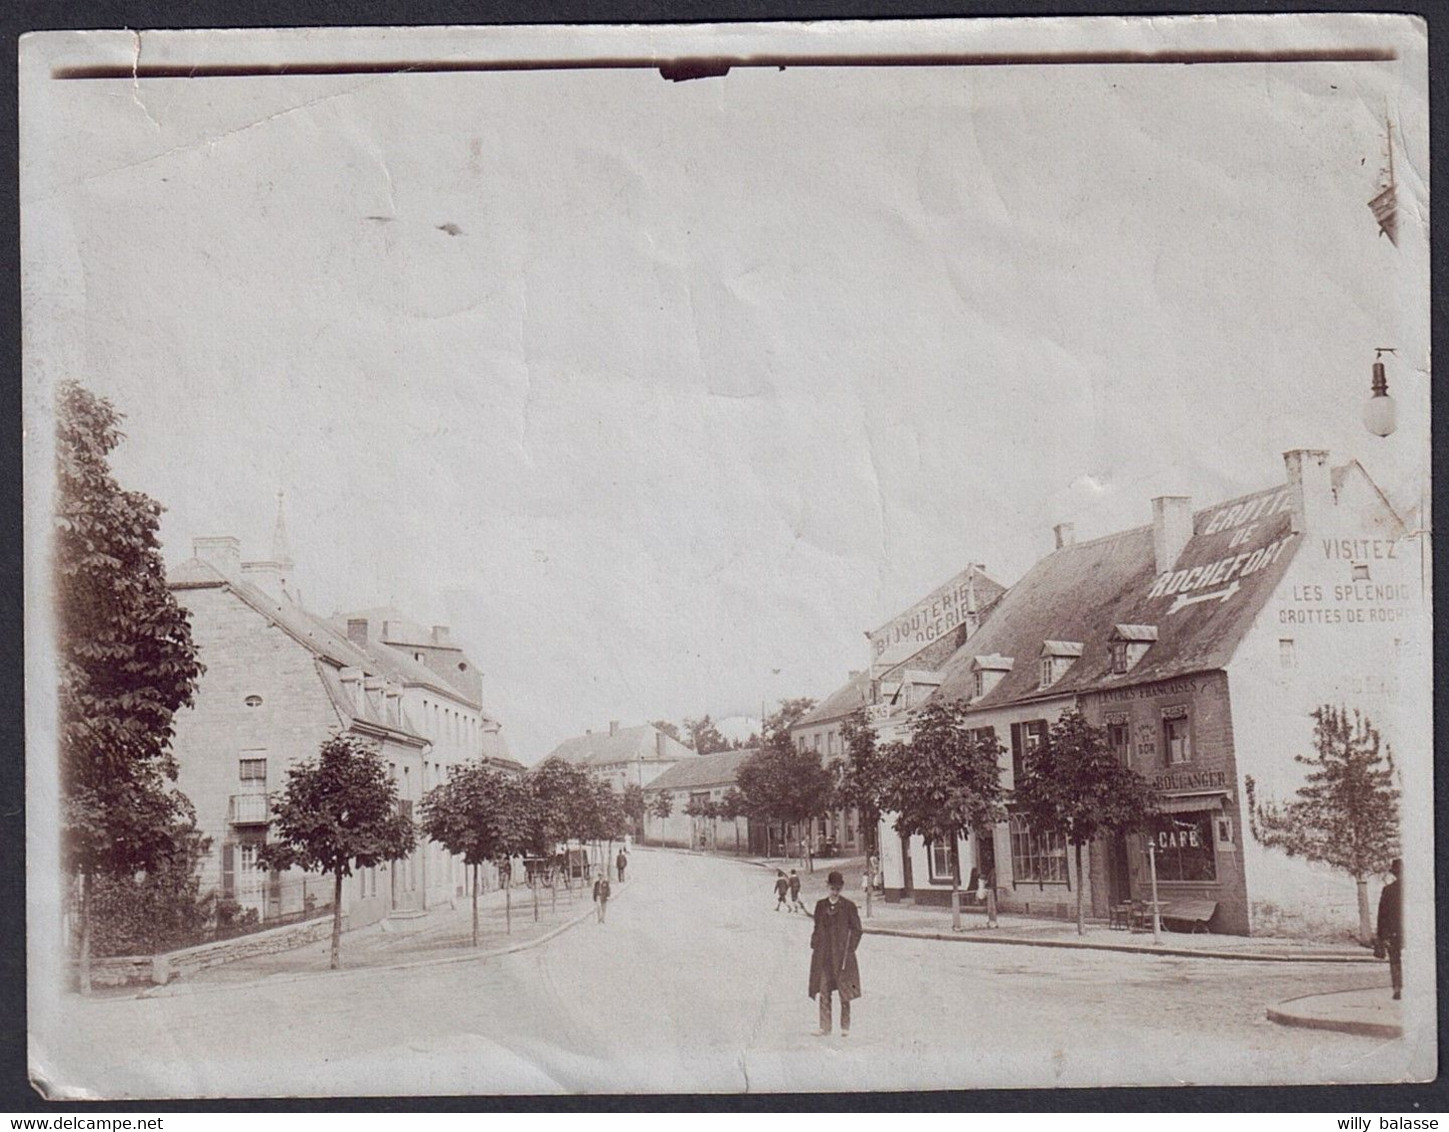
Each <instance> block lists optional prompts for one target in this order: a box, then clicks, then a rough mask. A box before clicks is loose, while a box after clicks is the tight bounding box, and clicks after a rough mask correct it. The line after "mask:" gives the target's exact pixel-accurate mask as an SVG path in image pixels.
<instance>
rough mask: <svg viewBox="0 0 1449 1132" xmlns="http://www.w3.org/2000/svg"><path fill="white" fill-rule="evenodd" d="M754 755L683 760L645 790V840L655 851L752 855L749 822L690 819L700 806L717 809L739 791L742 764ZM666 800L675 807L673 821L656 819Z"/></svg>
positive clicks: (745, 752)
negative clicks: (661, 800) (676, 849)
mask: <svg viewBox="0 0 1449 1132" xmlns="http://www.w3.org/2000/svg"><path fill="white" fill-rule="evenodd" d="M754 753H755V752H754V750H753V749H747V750H739V751H720V752H718V753H716V754H712V755H695V756H694V757H693V758H688V759H681V760H680V761H679V762H677V763H675V764H674V765H673V766H671V767H669V768H668V769H667V770H665V771H664V772H663V773H662V774H660V775H659V777H657V778H656V779H654V781H653V782H651V783H649V785H648V786H646V787H645V788H644V803H645V811H644V840H645V842H646V843H648V844H651V845H679V846H683V847H686V848H690V849H703V850H706V851H711V852H715V851H717V852H722V853H747V852H750V820H749V819H748V818H746V817H744V816H743V815H741V816H739V817H736V818H723V817H718V816H714V817H709V816H704V815H700V814H690V813H689V812H688V811H689V809H691V808H692V807H695V806H698V805H700V804H701V803H706V802H709V803H713V804H715V805H718V804H719V803H720V802H722V801H723V800H724V797H725V795H726V794H728V793H729V792H730V791H731V790H732V789H734V788H735V780H736V776H737V775H738V773H739V769H740V764H741V763H743V762H744V761H745V760H746V759H747V758H749V757H750V756H751V755H753V754H754ZM661 794H668V795H669V798H670V801H671V803H672V806H671V809H670V813H669V816H668V817H667V818H661V817H659V816H658V815H657V814H655V813H654V806H655V805H656V804H657V802H658V799H659V796H660V795H661Z"/></svg>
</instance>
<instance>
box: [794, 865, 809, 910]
mask: <svg viewBox="0 0 1449 1132" xmlns="http://www.w3.org/2000/svg"><path fill="white" fill-rule="evenodd" d="M790 911H792V912H803V911H805V905H804V903H803V902H802V901H801V900H800V874H799V873H797V872H796V871H795V870H794V869H791V870H790Z"/></svg>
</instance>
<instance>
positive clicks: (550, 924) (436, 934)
mask: <svg viewBox="0 0 1449 1132" xmlns="http://www.w3.org/2000/svg"><path fill="white" fill-rule="evenodd" d="M592 890H593V883H592V881H590V882H589V883H588V885H587V886H582V887H581V886H580V884H579V883H578V882H575V884H574V887H573V889H572V890H571V891H570V890H568V889H564V888H562V887H560V888H559V889H558V890H557V893H556V894H555V893H553V892H552V891H551V890H550V889H547V888H539V890H538V919H537V920H535V919H534V906H533V896H534V890H533V889H530V888H526V887H518V888H514V889H513V890H512V905H513V907H512V924H511V929H512V930H511V931H510V930H509V926H510V925H509V916H508V906H507V901H506V899H505V893H504V891H503V890H502V889H495V890H493V891H492V892H486V893H480V894H479V896H478V946H477V947H476V948H475V947H474V946H473V943H472V938H473V904H472V897H471V896H469V895H465V896H461V897H458V898H456V903H455V906H454V907H451V908H450V907H448V906H447V905H441V906H439V907H436V908H432V909H430V910H429V911H428V912H427V913H426V914H424V915H422V916H418V917H410V918H406V919H402V918H400V919H393V920H382V921H379V922H378V923H375V924H368V925H367V926H366V927H363V928H358V929H357V930H355V931H347V932H343V933H342V944H341V948H340V957H341V964H342V966H341V970H342V971H343V972H346V971H357V970H368V969H375V968H381V967H407V966H411V965H414V964H424V963H447V962H463V961H466V960H470V959H483V958H487V957H489V956H494V955H502V954H506V953H508V952H510V951H519V950H522V949H524V948H527V947H533V946H536V945H537V944H540V943H543V942H544V941H545V940H547V939H551V938H552V937H553V936H555V935H557V934H558V933H559V932H561V931H565V930H567V929H568V928H570V927H573V926H574V925H575V924H578V923H581V922H583V921H584V920H587V919H591V918H592V917H593V916H594V903H593V898H592ZM613 890H614V900H618V899H619V898H620V897H621V896H623V895H624V894H625V893H627V892H628V890H629V885H628V883H625V884H619V883H617V882H616V883H615V884H614V885H613ZM555 897H556V898H555ZM614 900H611V901H610V903H611V904H612V903H613V902H614ZM330 955H331V938H330V936H329V937H327V938H324V939H321V940H318V941H317V942H315V943H309V944H306V945H304V946H302V947H296V948H292V949H291V950H288V951H278V952H273V953H272V954H269V955H258V956H253V957H251V958H247V959H239V960H237V961H235V962H233V963H225V964H222V965H220V966H217V967H209V968H207V969H206V970H204V971H199V972H197V974H195V975H194V976H192V977H190V978H188V979H185V980H179V981H177V982H173V983H169V984H167V985H166V986H164V987H156V988H154V989H152V990H150V991H146V992H145V994H146V995H147V996H149V997H154V996H158V995H169V994H188V993H191V992H192V991H193V990H196V989H201V988H205V987H211V986H224V985H228V984H236V983H252V982H257V981H259V980H262V979H274V978H312V977H316V976H319V975H328V974H334V973H336V972H332V971H331V970H330V969H329V967H328V961H329V958H330Z"/></svg>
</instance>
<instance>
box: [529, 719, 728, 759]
mask: <svg viewBox="0 0 1449 1132" xmlns="http://www.w3.org/2000/svg"><path fill="white" fill-rule="evenodd" d="M661 739H662V740H663V744H664V747H663V753H662V754H661V753H660V749H659V747H658V745H657V744H658V743H659V742H660V740H661ZM698 757H699V756H698V755H696V754H695V753H694V752H693V751H691V750H690V749H689V748H688V747H686V746H685V745H684V744H683V743H681V742H679V740H677V739H671V738H670V737H669V736H668V735H665V734H664V733H663V732H661V731H660V730H659V729H658V728H657V727H655V726H654V725H653V724H652V723H645V724H641V725H640V726H638V727H621V728H619V729H618V730H617V731H616V732H614V733H613V734H612V735H611V734H609V732H608V731H591V732H589V733H587V734H585V735H576V736H574V737H573V738H572V739H565V740H564V741H563V742H562V743H560V744H559V745H558V746H557V747H555V748H554V749H553V750H552V751H550V752H549V753H548V754H547V755H546V756H544V757H543V758H542V759H540V760H539V763H540V765H541V764H543V763H546V762H548V760H549V759H563V760H564V761H565V762H569V763H573V764H574V766H583V767H591V766H592V767H600V766H612V765H615V764H618V763H634V762H646V763H655V762H673V761H675V760H676V759H695V758H698Z"/></svg>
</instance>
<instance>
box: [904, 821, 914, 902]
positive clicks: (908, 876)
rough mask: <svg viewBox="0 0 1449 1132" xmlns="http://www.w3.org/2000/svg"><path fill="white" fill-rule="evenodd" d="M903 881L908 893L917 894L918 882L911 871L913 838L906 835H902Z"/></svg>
mask: <svg viewBox="0 0 1449 1132" xmlns="http://www.w3.org/2000/svg"><path fill="white" fill-rule="evenodd" d="M901 883H902V884H904V885H905V889H906V895H908V896H910V895H914V894H915V891H916V882H915V878H914V877H913V876H912V872H911V839H910V838H909V837H906V836H905V835H902V836H901Z"/></svg>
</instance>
